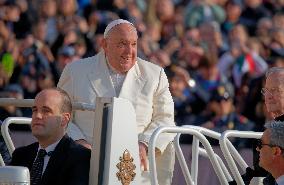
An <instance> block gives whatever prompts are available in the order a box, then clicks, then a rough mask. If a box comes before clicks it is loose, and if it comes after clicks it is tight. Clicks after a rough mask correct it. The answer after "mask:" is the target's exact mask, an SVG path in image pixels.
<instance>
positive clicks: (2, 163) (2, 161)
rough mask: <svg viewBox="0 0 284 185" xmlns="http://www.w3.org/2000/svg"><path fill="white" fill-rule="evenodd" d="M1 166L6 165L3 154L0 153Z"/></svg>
mask: <svg viewBox="0 0 284 185" xmlns="http://www.w3.org/2000/svg"><path fill="white" fill-rule="evenodd" d="M0 166H5V162H4V160H3V157H2V155H1V154H0Z"/></svg>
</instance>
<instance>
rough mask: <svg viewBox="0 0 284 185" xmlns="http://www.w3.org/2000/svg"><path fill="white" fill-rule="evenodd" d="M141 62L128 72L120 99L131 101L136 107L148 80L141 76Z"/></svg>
mask: <svg viewBox="0 0 284 185" xmlns="http://www.w3.org/2000/svg"><path fill="white" fill-rule="evenodd" d="M138 62H139V60H138V61H137V62H136V64H135V65H134V66H133V67H132V68H131V69H130V70H129V71H128V73H127V75H126V78H125V81H124V82H123V85H122V88H121V91H120V94H119V96H118V97H119V98H125V99H128V100H130V101H131V103H132V104H133V105H134V106H135V104H136V103H135V102H137V101H136V100H137V98H138V95H139V93H140V92H141V90H142V88H143V87H144V85H145V82H146V80H145V79H144V78H143V76H142V75H141V71H140V69H139V65H138Z"/></svg>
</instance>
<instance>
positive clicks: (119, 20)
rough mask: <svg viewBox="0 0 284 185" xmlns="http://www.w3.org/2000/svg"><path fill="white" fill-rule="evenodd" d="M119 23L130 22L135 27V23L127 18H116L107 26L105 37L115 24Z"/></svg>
mask: <svg viewBox="0 0 284 185" xmlns="http://www.w3.org/2000/svg"><path fill="white" fill-rule="evenodd" d="M119 24H130V25H132V26H133V27H134V25H133V24H132V23H131V22H129V21H127V20H124V19H116V20H114V21H111V22H110V23H109V24H108V25H107V27H106V29H105V32H104V38H106V37H107V35H108V33H109V31H110V30H111V29H112V28H114V27H115V26H117V25H119ZM134 28H135V27H134Z"/></svg>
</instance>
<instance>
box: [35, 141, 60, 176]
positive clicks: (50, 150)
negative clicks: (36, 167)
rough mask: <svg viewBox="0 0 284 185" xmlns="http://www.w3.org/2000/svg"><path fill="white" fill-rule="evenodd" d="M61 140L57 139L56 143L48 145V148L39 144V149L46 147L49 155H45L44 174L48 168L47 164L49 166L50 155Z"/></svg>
mask: <svg viewBox="0 0 284 185" xmlns="http://www.w3.org/2000/svg"><path fill="white" fill-rule="evenodd" d="M60 140H61V139H60ZM60 140H58V141H56V142H55V143H53V144H51V145H49V146H48V147H46V148H43V147H41V146H40V145H39V147H38V151H39V150H40V149H44V150H45V151H46V153H47V155H45V156H44V163H43V169H42V174H43V173H44V171H45V169H46V166H47V164H48V161H49V159H50V156H51V152H53V151H54V149H55V147H56V146H57V145H58V143H59V141H60ZM38 151H37V152H38Z"/></svg>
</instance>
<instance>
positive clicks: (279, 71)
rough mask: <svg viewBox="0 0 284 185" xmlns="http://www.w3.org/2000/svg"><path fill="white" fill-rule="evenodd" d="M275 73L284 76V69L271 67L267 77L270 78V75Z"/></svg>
mask: <svg viewBox="0 0 284 185" xmlns="http://www.w3.org/2000/svg"><path fill="white" fill-rule="evenodd" d="M274 73H279V74H280V73H283V74H284V67H271V68H269V69H268V70H267V72H266V75H265V77H266V78H268V77H269V76H270V75H272V74H274Z"/></svg>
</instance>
